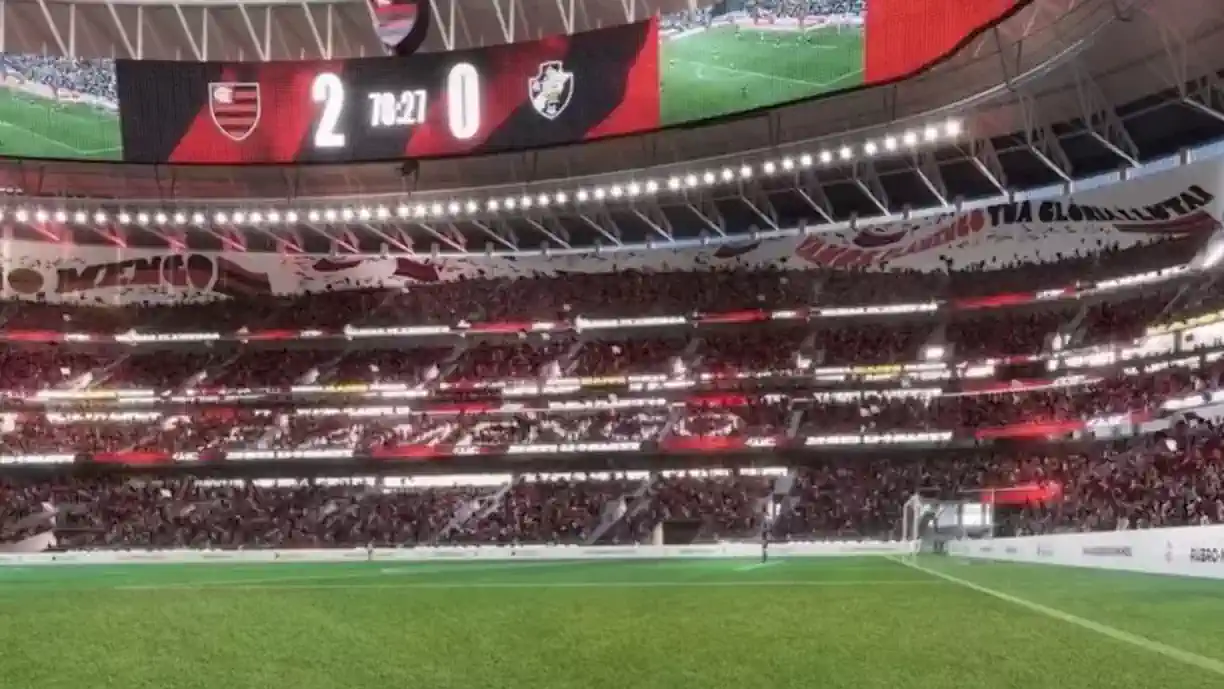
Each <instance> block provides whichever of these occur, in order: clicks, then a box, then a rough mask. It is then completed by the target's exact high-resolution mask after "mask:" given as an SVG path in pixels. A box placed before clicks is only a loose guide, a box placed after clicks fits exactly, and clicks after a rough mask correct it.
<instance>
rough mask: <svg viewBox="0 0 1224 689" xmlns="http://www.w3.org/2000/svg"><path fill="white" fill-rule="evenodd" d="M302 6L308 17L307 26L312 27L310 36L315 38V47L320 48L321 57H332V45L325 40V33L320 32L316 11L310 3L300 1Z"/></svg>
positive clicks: (303, 13) (326, 58)
mask: <svg viewBox="0 0 1224 689" xmlns="http://www.w3.org/2000/svg"><path fill="white" fill-rule="evenodd" d="M300 6H301V8H302V16H304V17H305V18H306V27H307V28H309V29H310V37H311V38H313V39H314V42H315V48H317V49H318V50H319V57H321V58H323V59H324V60H330V59H331V45H330V43H324V42H323V34H321V33H319V23H318V22H316V21H315V18H314V12H313V11H311V9H310V5H307V4H306V3H304V2H303V3H300Z"/></svg>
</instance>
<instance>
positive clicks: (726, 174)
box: [722, 167, 735, 182]
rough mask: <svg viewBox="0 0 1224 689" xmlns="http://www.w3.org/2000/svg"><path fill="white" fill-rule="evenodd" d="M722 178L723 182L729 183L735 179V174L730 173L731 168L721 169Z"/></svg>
mask: <svg viewBox="0 0 1224 689" xmlns="http://www.w3.org/2000/svg"><path fill="white" fill-rule="evenodd" d="M722 178H723V181H724V182H730V181H731V180H733V179H735V173H734V172H731V168H729V167H725V168H723V169H722Z"/></svg>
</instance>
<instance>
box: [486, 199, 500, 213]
mask: <svg viewBox="0 0 1224 689" xmlns="http://www.w3.org/2000/svg"><path fill="white" fill-rule="evenodd" d="M488 208H489V210H490V211H492V212H494V213H496V212H497V211H499V210H501V204H500V203H498V202H497V199H489V204H488Z"/></svg>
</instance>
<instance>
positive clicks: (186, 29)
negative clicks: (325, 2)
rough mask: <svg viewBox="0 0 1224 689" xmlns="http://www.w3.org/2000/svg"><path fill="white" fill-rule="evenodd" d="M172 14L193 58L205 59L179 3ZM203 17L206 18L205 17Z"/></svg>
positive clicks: (200, 60) (205, 55) (205, 24)
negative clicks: (180, 28)
mask: <svg viewBox="0 0 1224 689" xmlns="http://www.w3.org/2000/svg"><path fill="white" fill-rule="evenodd" d="M329 7H330V5H329ZM174 14H175V15H176V16H177V17H178V20H179V26H180V27H182V29H183V36H185V37H186V38H187V46H188V47H189V48H191V54H192V55H194V56H195V59H196V60H197V61H199V62H203V61H204V60H206V59H207V54H206V53H205V50H204V49H201V48H200V44H199V43H198V42H197V41H196V37H195V34H193V33H192V32H191V26H189V25H188V24H187V16H186V15H184V14H183V7H182V6H181V5H179V4H178V3H175V5H174ZM205 19H207V17H206V18H205ZM204 26H205V31H207V27H208V23H207V21H205V23H204ZM207 40H208V39H207V34H206V35H205V41H207Z"/></svg>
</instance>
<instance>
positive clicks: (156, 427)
mask: <svg viewBox="0 0 1224 689" xmlns="http://www.w3.org/2000/svg"><path fill="white" fill-rule="evenodd" d="M1222 376H1224V359H1216V360H1214V361H1213V362H1211V363H1208V364H1207V365H1205V366H1204V367H1202V368H1198V369H1195V368H1191V367H1186V366H1174V367H1163V368H1158V369H1156V370H1154V371H1153V372H1151V373H1135V374H1130V375H1127V374H1125V373H1123V372H1117V373H1114V374H1112V375H1110V376H1107V377H1104V378H1101V379H1093V378H1088V377H1080V378H1078V379H1076V378H1073V379H1069V380H1065V381H1059V380H1055V379H1051V380H1048V381H1035V382H1032V383H1028V384H1018V383H1012V384H1011V385H1002V386H995V387H987V388H985V389H983V390H980V391H973V390H967V391H962V392H957V391H954V390H941V389H940V388H920V389H906V388H899V389H893V390H879V391H871V390H866V391H850V390H844V391H833V392H814V393H808V394H803V393H799V394H778V393H769V394H763V395H744V394H726V393H722V394H705V395H695V396H693V397H691V398H689V399H688V400H684V401H679V400H677V401H668V400H666V399H664V398H659V397H646V398H628V399H621V398H617V397H607V398H605V399H602V400H600V399H585V400H571V401H567V402H549V403H544V404H531V403H527V404H524V403H510V404H500V405H499V404H497V403H492V402H487V401H486V402H476V403H461V402H460V403H441V404H438V405H426V406H425V408H423V409H412V408H409V407H407V406H404V407H387V406H373V405H368V406H353V407H345V408H334V407H316V406H303V407H296V408H269V407H251V406H244V407H231V406H218V405H210V406H200V407H198V408H190V407H189V408H186V409H180V410H177V411H159V410H150V409H147V408H146V409H145V410H141V411H112V412H105V411H89V412H58V411H54V412H53V411H43V412H33V411H31V412H21V413H7V414H4V415H3V420H4V424H5V425H4V428H3V431H4V432H3V434H2V435H0V456H4V457H10V458H17V459H11V460H10V461H18V462H20V461H24V460H20V458H21V457H25V456H28V457H38V456H46V455H56V454H64V453H69V456H68V458H69V459H70V458H71V454H75V453H85V454H92V455H94V456H95V457H102V458H103V460H102V461H122V460H121V459H115V460H107V459H106V458H108V457H122V456H123V454H124V453H130V454H136V455H142V453H147V455H148V456H162V457H165V458H166V459H169V458H170V457H177V456H182V457H190V458H192V459H197V458H198V459H207V458H209V457H212V456H214V455H215V456H217V457H224V456H226V455H227V454H228V455H230V456H233V457H239V458H244V457H246V456H247V455H249V456H250V458H253V457H255V456H256V455H257V454H258V453H261V452H289V453H311V452H313V453H315V454H319V456H338V457H351V456H354V455H355V454H356V455H365V454H369V455H372V456H375V457H378V456H387V457H395V456H403V455H401V454H399V453H403V452H407V453H410V454H411V455H412V456H435V455H438V456H440V455H446V454H462V453H464V451H465V449H466V451H470V452H472V453H477V454H496V453H501V452H507V451H510V449H511V448H516V447H518V448H525V450H524V451H527V450H531V451H541V450H540V448H545V447H557V446H560V445H566V444H573V443H612V444H617V443H627V444H628V447H620V446H607V445H599V446H596V447H592V448H591V449H590V451H593V452H599V451H601V450H605V451H611V450H615V451H622V450H626V451H627V450H630V449H637V448H639V447H640V446H641V445H642V444H643V443H655V444H657V445H658V446H660V447H662V448H663V449H665V450H676V451H687V450H708V449H719V448H720V447H724V446H721V445H717V444H715V445H711V444H710V443H718V442H720V441H722V440H738V441H742V442H740V443H738V444H736V445H729V446H726V447H728V448H733V447H741V448H742V447H744V446H751V444H750V441H754V440H755V441H760V442H766V443H768V444H767V445H765V446H767V447H778V446H783V445H787V444H794V443H798V442H799V441H800V440H801V439H803V438H808V439H813V438H829V437H838V436H839V435H844V434H854V435H856V436H857V435H877V436H879V435H885V434H906V433H917V432H946V433H948V434H949V438H948V439H949V440H951V439H955V438H969V439H972V438H977V439H984V438H990V437H1006V436H1008V435H1013V436H1025V435H1029V434H1030V431H1029V429H1036V430H1034V431H1032V433H1036V434H1039V435H1040V434H1045V435H1053V436H1058V435H1062V434H1065V433H1067V432H1070V431H1071V430H1075V429H1078V428H1080V427H1081V425H1082V424H1084V423H1086V422H1088V421H1090V420H1094V419H1108V418H1115V419H1137V420H1141V419H1146V418H1156V417H1158V416H1159V415H1160V414H1161V413H1162V412H1164V411H1166V410H1169V409H1173V408H1174V407H1170V404H1174V403H1175V402H1176V401H1177V400H1183V399H1184V398H1186V397H1187V396H1192V395H1201V394H1211V393H1214V392H1217V391H1219V390H1220V389H1221V377H1222ZM1180 404H1183V403H1181V402H1176V404H1175V405H1174V406H1175V407H1176V405H1180ZM431 406H432V408H430V407H431ZM1176 408H1177V409H1181V408H1184V405H1183V406H1182V407H1176ZM1114 423H1122V422H1120V421H1115V422H1114ZM696 441H700V442H696ZM757 446H761V445H759V444H758V445H757ZM533 448H534V449H533ZM573 451H575V452H582V451H583V450H580V449H577V448H575V449H574V450H573ZM159 453H160V454H159ZM217 453H220V454H217ZM251 453H255V454H251ZM142 456H143V455H142ZM303 456H305V455H303ZM30 461H34V460H30Z"/></svg>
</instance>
